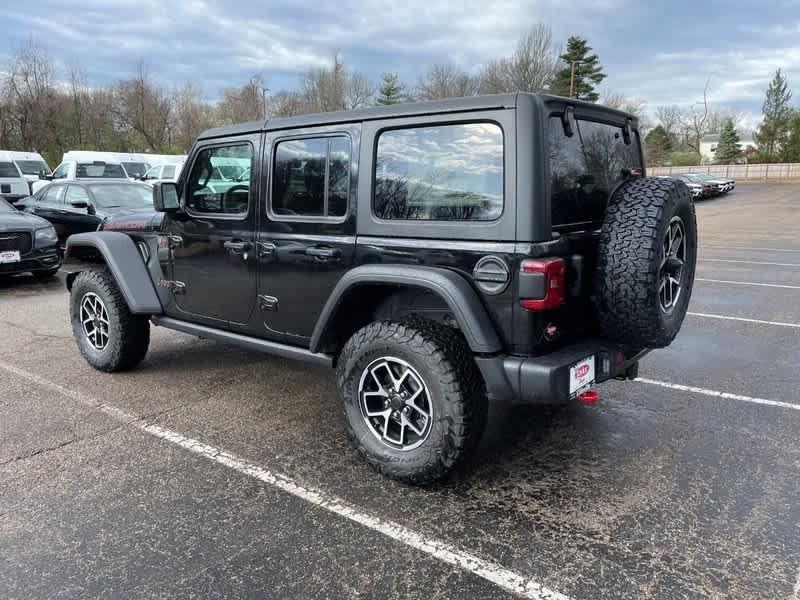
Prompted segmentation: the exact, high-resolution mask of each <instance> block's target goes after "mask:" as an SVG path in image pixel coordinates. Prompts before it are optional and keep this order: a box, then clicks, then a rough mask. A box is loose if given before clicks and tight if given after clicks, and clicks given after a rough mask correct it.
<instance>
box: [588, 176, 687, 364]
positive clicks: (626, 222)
mask: <svg viewBox="0 0 800 600" xmlns="http://www.w3.org/2000/svg"><path fill="white" fill-rule="evenodd" d="M696 260H697V221H696V219H695V212H694V203H693V202H692V199H691V196H690V195H689V190H688V188H687V187H686V186H685V185H683V184H682V183H681V182H678V181H675V180H673V179H658V178H652V177H641V178H637V179H631V180H630V181H626V182H625V183H623V184H622V185H621V186H620V187H618V188H617V190H616V191H615V192H614V194H613V195H612V197H611V199H610V201H609V203H608V209H607V210H606V216H605V220H604V222H603V227H602V230H601V233H600V241H599V244H598V253H597V271H596V279H595V286H594V287H595V305H596V307H597V311H598V315H599V321H600V327H601V329H602V330H603V333H604V334H605V335H606V336H607V337H609V338H611V339H614V340H616V341H618V342H621V343H624V344H627V345H631V346H635V347H639V348H641V347H647V348H662V347H664V346H668V345H669V344H670V343H671V342H672V340H673V339H674V338H675V336H676V335H677V333H678V331H679V330H680V328H681V324H682V323H683V319H684V317H685V316H686V310H687V308H688V306H689V298H690V297H691V294H692V285H693V283H694V273H695V262H696Z"/></svg>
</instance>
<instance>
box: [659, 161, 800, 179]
mask: <svg viewBox="0 0 800 600" xmlns="http://www.w3.org/2000/svg"><path fill="white" fill-rule="evenodd" d="M683 173H708V174H709V175H716V176H718V177H729V178H731V179H736V180H742V181H743V180H748V179H749V180H754V181H765V180H772V181H780V180H787V179H798V180H800V163H774V164H762V165H699V166H696V167H650V168H648V169H647V174H648V175H681V174H683Z"/></svg>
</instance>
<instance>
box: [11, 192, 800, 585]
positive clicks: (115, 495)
mask: <svg viewBox="0 0 800 600" xmlns="http://www.w3.org/2000/svg"><path fill="white" fill-rule="evenodd" d="M798 205H800V186H788V185H785V186H784V185H771V186H767V185H764V186H739V187H738V188H737V189H736V190H735V191H734V192H733V193H732V194H730V195H729V196H727V197H724V198H720V199H717V200H712V201H704V202H701V203H698V205H697V212H698V222H699V226H700V236H701V249H700V258H701V260H700V262H699V263H698V277H700V278H702V279H713V280H717V281H734V282H738V283H717V282H710V281H698V282H697V283H696V287H695V291H694V294H693V299H692V304H691V307H690V311H691V312H692V313H695V314H693V315H690V316H688V317H687V320H686V322H685V325H684V328H683V330H682V332H681V334H680V335H679V337H678V339H677V340H676V341H675V343H674V344H673V345H672V346H671V347H670V348H668V349H665V350H661V351H658V352H655V353H653V354H651V355H650V356H648V357H647V358H646V359H645V360H644V361H643V363H642V366H641V371H640V375H641V376H642V377H643V378H647V379H649V380H655V381H658V382H661V383H664V384H680V385H687V386H694V387H696V388H702V390H701V391H704V392H705V393H695V392H686V391H683V390H680V389H670V388H668V387H660V386H656V385H652V384H647V383H643V382H633V383H619V382H613V383H610V384H606V385H604V386H601V387H600V392H601V395H602V397H603V401H602V403H601V404H600V405H599V406H597V407H593V408H587V407H583V406H580V405H571V406H567V407H563V408H559V409H546V408H537V407H521V408H509V407H493V410H492V413H491V415H490V424H489V429H488V431H487V435H486V437H485V439H484V441H483V443H482V445H481V448H480V451H479V454H478V455H477V456H476V457H475V459H474V460H473V461H472V462H471V464H469V465H467V467H466V468H465V469H463V471H462V472H459V473H458V474H456V475H455V476H454V477H453V478H452V479H451V480H449V481H447V482H445V483H443V484H439V485H435V486H430V487H426V488H413V487H407V486H403V485H401V484H397V483H394V482H390V481H387V480H385V479H384V478H382V477H380V476H379V475H377V474H375V473H374V472H373V471H372V470H370V469H369V468H368V467H367V466H366V465H365V464H364V463H363V462H362V461H361V460H360V459H359V458H358V456H357V455H356V453H355V452H354V451H353V450H352V449H351V448H350V446H349V444H348V442H347V440H346V438H345V434H344V431H343V427H342V425H341V423H340V422H339V418H338V412H337V410H336V406H335V393H334V387H333V378H332V374H331V373H330V372H328V371H326V370H324V369H320V368H315V367H309V366H308V365H305V364H301V363H293V362H290V361H286V360H282V359H278V358H273V357H269V356H263V355H259V354H253V353H248V352H244V351H241V350H238V349H235V348H231V347H228V346H224V345H220V344H217V343H213V342H208V341H202V340H198V339H195V338H192V337H188V336H184V335H181V334H178V333H174V332H170V331H167V330H163V329H159V328H154V329H153V340H152V343H151V349H150V353H149V354H148V357H147V359H146V360H145V361H144V363H143V364H142V365H141V367H140V368H139V369H137V370H136V371H134V372H131V373H126V374H119V375H113V376H109V375H104V374H101V373H98V372H95V371H93V370H92V369H91V368H90V367H88V365H87V364H86V363H85V362H84V361H83V359H82V358H81V357H80V355H79V354H78V352H77V350H76V349H75V345H74V342H73V341H72V338H71V334H70V330H69V326H68V323H67V305H66V298H67V296H66V293H65V292H64V290H63V287H62V284H61V283H60V282H59V281H58V280H55V281H53V282H50V283H39V282H36V281H34V280H33V279H31V278H27V277H15V278H12V279H6V280H3V281H0V340H1V341H0V348H2V353H0V598H4V599H10V598H75V597H101V596H102V597H169V598H174V597H203V598H207V597H227V598H230V597H259V598H264V597H268V598H311V597H313V598H374V597H387V598H395V597H409V598H504V597H511V594H510V593H509V592H508V591H507V590H506V589H505V588H503V587H502V586H498V585H495V584H494V583H492V582H491V581H489V580H487V579H486V578H484V577H482V576H480V575H479V574H478V573H477V569H472V568H458V567H454V566H452V564H449V563H448V562H446V561H443V560H439V558H437V557H436V556H435V555H432V554H431V553H429V552H423V551H420V550H419V549H416V548H415V547H413V545H409V544H408V543H406V542H404V541H403V540H402V539H398V538H397V537H389V536H387V535H384V534H382V533H380V532H379V531H376V530H375V529H374V528H370V527H365V526H363V525H361V524H358V523H355V522H353V521H352V520H350V519H347V518H343V517H342V516H341V515H339V514H335V513H332V512H331V511H330V510H327V509H325V508H324V507H320V506H319V505H315V504H314V503H312V502H307V501H305V500H304V499H303V498H302V497H298V496H297V495H292V494H290V493H286V492H285V491H282V490H281V489H278V488H276V487H275V486H273V485H270V484H268V483H265V482H264V481H260V480H258V479H256V478H253V477H250V476H248V475H247V474H243V473H241V472H239V471H236V470H233V469H230V468H227V467H226V466H224V465H221V464H219V463H218V462H214V461H213V460H208V459H207V458H205V457H203V456H198V455H197V454H196V453H193V452H190V451H187V450H186V449H184V448H182V447H179V446H177V445H175V444H172V443H170V442H169V441H165V440H164V439H159V438H157V437H153V436H152V435H148V434H147V433H146V432H145V431H143V430H142V428H141V424H142V423H145V424H157V425H159V426H160V427H162V428H166V429H168V430H170V431H173V432H178V433H180V434H181V435H183V436H187V437H188V438H192V439H194V440H199V441H201V442H203V443H205V444H209V445H212V446H214V447H217V448H223V449H225V450H226V451H227V452H229V453H232V454H233V455H236V456H237V457H239V458H241V459H242V460H244V461H247V463H249V464H252V465H257V466H259V467H261V468H263V469H267V470H269V471H270V472H272V473H277V474H280V475H284V476H286V477H289V478H291V480H292V481H294V482H297V483H300V484H302V485H303V486H306V487H307V488H311V489H314V490H317V491H319V492H320V493H321V494H323V495H325V496H326V497H335V498H338V499H342V500H344V501H345V502H346V503H348V505H350V506H353V507H356V508H357V509H358V510H359V511H361V513H363V514H366V515H369V516H371V517H373V518H374V519H376V520H377V521H381V520H390V521H393V522H395V523H398V524H400V525H403V526H404V527H406V528H408V529H409V530H411V531H413V532H416V533H418V534H420V535H423V536H428V537H430V538H433V539H436V540H438V541H440V542H442V543H443V544H445V545H446V546H447V547H448V548H452V549H455V550H459V551H466V552H469V553H471V554H473V555H475V556H477V557H479V558H480V559H483V560H485V561H488V562H490V563H492V564H495V565H499V566H502V567H503V568H505V569H506V570H508V571H509V572H512V573H514V574H519V575H520V576H522V577H524V578H528V579H530V580H531V581H533V582H537V583H538V584H541V585H542V586H545V587H546V588H547V589H548V590H553V591H555V592H558V593H560V594H563V595H565V596H566V597H567V598H572V599H575V600H578V599H590V598H591V599H594V598H707V597H709V598H792V597H793V596H794V597H795V598H796V597H797V596H798V593H797V589H796V587H795V586H796V585H797V583H798V567H799V566H800V501H798V483H797V481H798V472H800V443H798V432H799V431H800V410H796V409H794V408H790V407H776V406H771V405H769V404H764V403H759V402H758V400H759V399H767V400H775V401H780V402H785V403H789V404H791V405H792V406H794V405H796V406H798V407H799V408H800V391H798V389H797V384H798V381H800V377H798V375H797V369H798V367H797V365H798V363H800V327H797V325H798V324H800V268H798V267H800V239H798V238H797V237H796V233H797V231H798V229H800V217H799V216H798V213H797V207H798ZM790 224H794V225H793V226H790ZM747 248H758V250H748V249H747ZM733 261H736V262H733ZM740 261H741V262H740ZM755 263H760V264H755ZM763 263H773V264H763ZM741 283H767V284H780V285H785V286H796V287H797V288H798V289H795V288H794V287H784V288H773V287H761V286H751V285H741ZM699 315H717V316H726V317H736V318H744V319H754V320H760V321H769V322H773V323H783V325H778V324H765V323H754V322H750V321H740V320H735V319H719V318H712V317H709V316H699ZM791 325H795V326H794V327H792V326H791ZM48 382H51V383H54V384H57V386H53V385H51V383H48ZM717 392H728V393H730V394H736V395H737V396H736V398H730V397H719V396H714V395H713V394H714V393H717ZM101 403H102V404H103V405H104V406H103V407H101V408H100V409H98V408H97V407H96V405H98V404H101ZM115 411H117V412H115ZM119 411H122V412H123V413H124V415H123V414H122V413H120V412H119ZM130 419H137V420H136V421H134V422H133V423H131V422H128V421H130ZM537 593H538V596H537V595H533V597H541V598H545V597H547V592H546V590H545V591H544V592H537Z"/></svg>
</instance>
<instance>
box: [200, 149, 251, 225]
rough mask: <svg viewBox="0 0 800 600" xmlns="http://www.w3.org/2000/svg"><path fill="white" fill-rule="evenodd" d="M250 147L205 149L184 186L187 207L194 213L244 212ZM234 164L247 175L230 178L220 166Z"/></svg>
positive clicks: (246, 201) (247, 204)
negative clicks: (235, 178)
mask: <svg viewBox="0 0 800 600" xmlns="http://www.w3.org/2000/svg"><path fill="white" fill-rule="evenodd" d="M252 161H253V147H252V146H251V145H250V144H237V145H234V146H218V147H216V148H205V149H203V150H201V151H200V153H199V154H198V155H197V159H196V160H195V162H194V165H192V172H191V174H190V175H189V180H188V182H187V188H186V194H187V197H186V207H187V208H188V209H189V210H191V211H193V212H197V213H216V214H224V215H244V214H246V213H247V208H248V206H249V203H250V176H249V173H250V168H251V167H252V164H251V163H252ZM230 166H237V167H239V170H240V171H241V172H245V171H246V172H247V174H248V175H247V177H244V178H241V179H238V180H232V179H229V178H227V177H225V176H224V175H223V174H222V171H221V167H230Z"/></svg>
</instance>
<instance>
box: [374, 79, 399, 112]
mask: <svg viewBox="0 0 800 600" xmlns="http://www.w3.org/2000/svg"><path fill="white" fill-rule="evenodd" d="M402 101H403V86H402V85H401V84H400V79H399V78H398V76H397V73H384V74H383V75H381V85H380V87H379V88H378V97H377V98H376V99H375V102H377V103H378V104H381V105H383V106H388V105H389V104H398V103H399V102H402Z"/></svg>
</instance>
